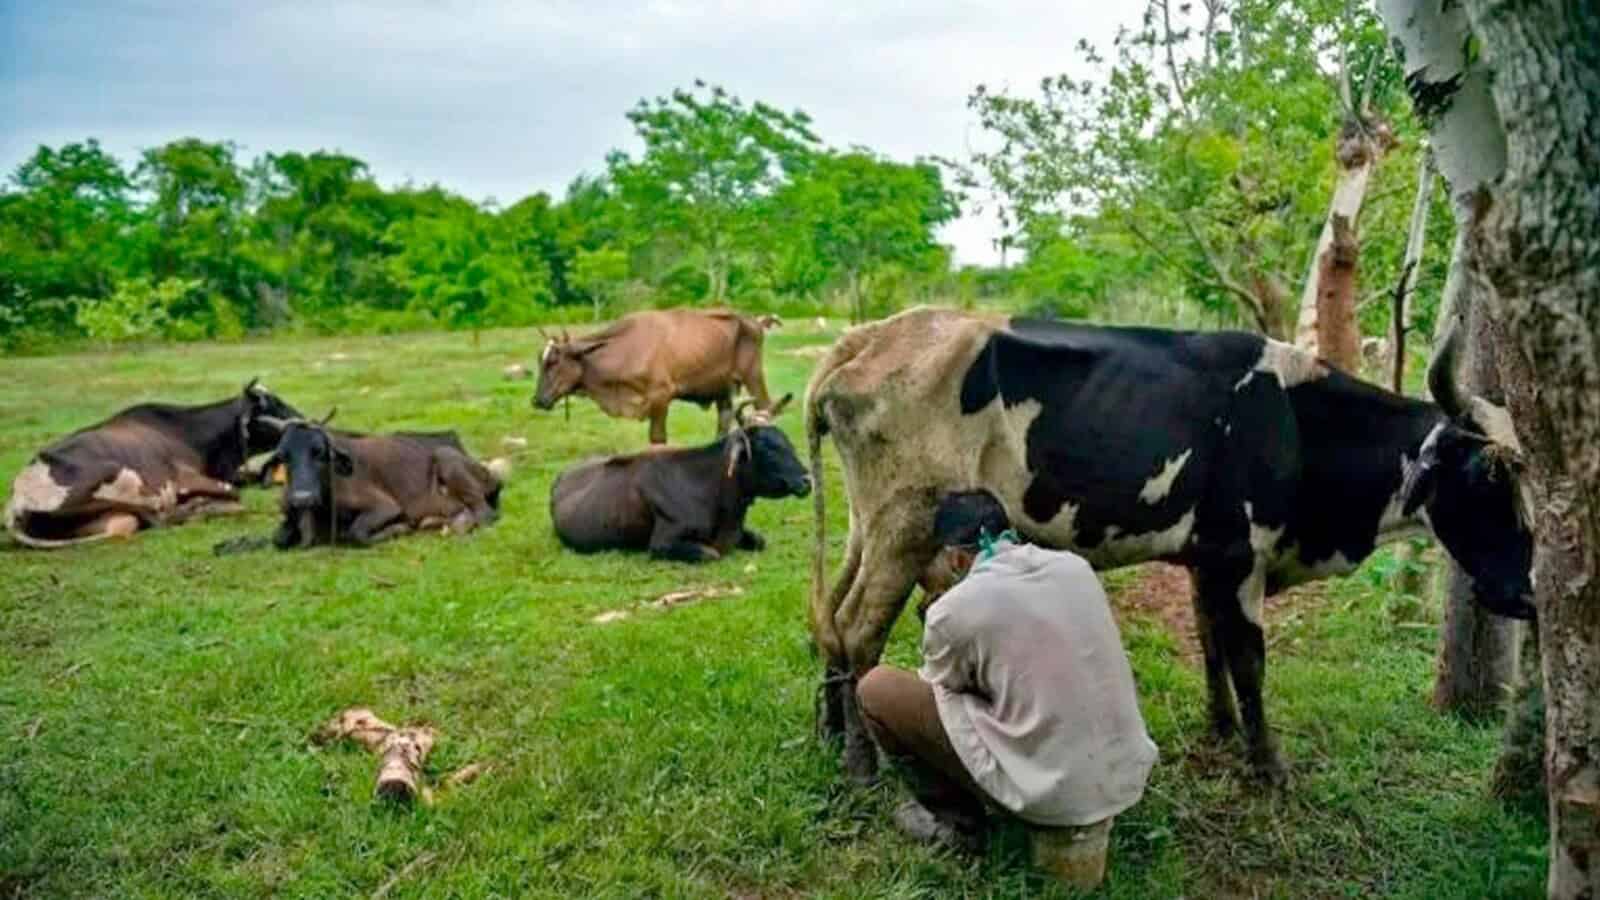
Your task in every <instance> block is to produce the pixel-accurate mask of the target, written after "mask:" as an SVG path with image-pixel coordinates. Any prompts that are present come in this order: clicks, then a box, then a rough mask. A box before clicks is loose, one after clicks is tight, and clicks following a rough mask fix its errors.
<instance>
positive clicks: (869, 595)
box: [807, 309, 1533, 780]
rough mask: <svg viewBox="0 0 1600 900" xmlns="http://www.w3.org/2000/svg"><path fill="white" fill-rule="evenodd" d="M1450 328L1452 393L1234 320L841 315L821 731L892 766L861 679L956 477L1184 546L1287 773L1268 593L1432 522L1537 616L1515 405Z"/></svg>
mask: <svg viewBox="0 0 1600 900" xmlns="http://www.w3.org/2000/svg"><path fill="white" fill-rule="evenodd" d="M1454 347H1455V340H1454V339H1452V340H1449V341H1447V342H1446V344H1445V351H1444V352H1441V354H1440V356H1439V359H1438V360H1437V361H1436V362H1437V364H1436V365H1435V367H1434V368H1433V369H1432V370H1431V372H1430V376H1431V378H1430V385H1431V386H1432V387H1433V388H1434V395H1435V396H1436V397H1437V398H1438V399H1439V404H1438V405H1435V404H1432V403H1424V402H1421V401H1417V400H1411V399H1408V398H1406V397H1401V396H1398V395H1395V394H1392V393H1389V392H1388V391H1384V390H1382V389H1380V388H1377V387H1374V386H1372V385H1370V384H1367V383H1365V382H1362V381H1359V380H1357V379H1355V378H1352V377H1350V376H1348V375H1345V374H1343V373H1341V372H1338V371H1336V370H1334V369H1331V368H1330V367H1328V366H1327V365H1326V364H1324V363H1322V362H1321V361H1319V360H1317V359H1316V358H1315V357H1313V356H1310V355H1308V354H1306V353H1303V352H1301V351H1299V350H1296V349H1295V348H1293V347H1290V346H1288V345H1285V344H1281V343H1278V342H1276V341H1271V340H1267V339H1265V338H1263V337H1261V336H1260V335H1253V334H1242V333H1238V332H1215V333H1190V332H1174V331H1164V330H1159V329H1153V328H1097V327H1091V326H1081V325H1066V324H1062V323H1055V322H1044V321H1037V320H1027V319H1008V318H1004V317H1001V316H994V315H974V314H968V313H960V312H955V311H946V310H931V309H922V310H913V311H909V312H906V313H902V314H901V315H898V316H895V317H893V318H891V319H888V320H885V321H883V322H879V323H874V324H872V325H868V326H863V327H861V328H856V329H852V330H850V331H849V332H847V333H846V334H845V335H844V336H843V337H841V338H840V339H839V341H838V342H837V343H836V344H835V345H834V347H833V349H832V351H830V353H829V355H828V356H827V357H825V358H824V359H823V360H821V362H820V363H819V365H818V366H817V369H816V372H815V373H814V374H813V376H812V379H811V386H810V391H809V394H808V396H807V426H808V432H809V434H810V437H811V451H812V461H813V467H814V471H815V472H816V473H817V476H816V477H818V478H819V479H820V477H821V476H820V473H821V469H820V450H821V441H822V438H823V437H824V436H825V435H831V436H832V437H833V440H834V443H835V444H836V445H837V447H838V450H839V456H840V460H841V462H842V463H843V468H844V471H845V481H846V487H847V489H848V491H849V498H850V535H849V540H848V543H847V546H846V551H845V563H844V569H843V571H842V572H841V574H840V577H839V579H838V581H836V582H835V583H834V586H833V588H832V590H831V591H824V590H823V587H824V585H823V572H822V567H823V558H822V555H823V547H824V543H823V535H822V529H821V527H820V524H821V521H822V519H821V516H820V513H821V510H820V503H821V499H820V498H821V497H822V495H823V493H824V492H823V491H822V490H821V489H820V485H819V486H818V490H817V495H818V498H819V499H818V504H819V510H818V513H819V516H818V523H819V527H818V531H817V538H816V541H817V543H816V551H815V552H816V562H815V570H814V571H815V584H816V592H815V593H814V594H813V600H812V617H811V624H812V633H813V635H814V637H815V639H816V641H817V643H818V645H819V646H820V647H821V648H822V650H823V652H824V654H825V655H826V656H827V658H828V666H829V669H830V670H831V674H832V676H833V677H831V678H829V679H828V681H827V685H828V695H829V697H828V703H827V704H826V706H825V707H824V710H825V713H826V718H825V720H824V723H823V724H824V730H825V731H828V732H837V731H840V730H843V731H844V732H845V733H846V734H847V737H848V741H847V754H846V758H845V761H846V766H847V768H848V769H849V770H850V771H851V772H852V773H853V774H856V775H865V774H867V773H869V772H870V771H872V769H873V768H874V767H875V765H874V764H875V757H874V756H873V754H872V751H871V744H870V742H869V741H868V739H867V737H866V735H865V732H864V731H863V730H862V728H861V723H860V721H859V719H858V718H857V716H856V712H857V711H856V709H855V707H854V693H853V692H852V691H850V690H848V684H849V679H850V678H851V677H852V676H856V675H860V674H863V673H865V672H866V671H867V670H868V669H870V668H872V666H873V665H874V664H875V663H876V662H877V659H878V655H879V653H880V652H881V651H882V649H883V645H884V641H885V640H886V639H887V637H888V635H889V630H890V628H891V626H892V625H893V624H894V620H895V618H896V617H897V616H898V615H899V613H900V610H901V609H902V607H903V606H904V604H905V602H906V599H907V596H908V595H909V593H910V591H911V589H912V587H913V586H914V585H915V584H916V581H917V576H918V575H919V574H920V573H921V572H922V570H923V568H924V567H925V566H926V565H927V564H928V561H929V560H930V559H931V558H932V556H933V553H934V551H935V549H936V548H935V547H934V546H933V543H932V534H933V527H932V522H933V514H934V508H935V507H934V505H935V503H936V502H937V499H938V498H939V497H942V496H944V495H946V494H948V493H950V492H952V491H960V490H970V489H973V488H986V489H988V490H989V491H991V492H992V493H994V494H995V496H997V497H998V498H999V499H1000V501H1001V503H1002V504H1004V506H1005V508H1006V512H1007V514H1008V516H1009V517H1010V519H1011V521H1012V522H1013V523H1015V525H1016V527H1017V529H1018V530H1019V531H1021V532H1022V533H1023V534H1024V535H1025V536H1027V537H1028V538H1029V539H1030V540H1032V541H1034V542H1037V543H1040V544H1044V545H1047V546H1052V547H1059V548H1063V549H1068V550H1072V551H1074V552H1077V553H1078V554H1080V555H1082V556H1084V557H1085V558H1086V559H1088V560H1089V561H1090V562H1091V563H1092V564H1093V565H1094V566H1096V567H1097V568H1114V567H1117V566H1122V565H1128V564H1131V563H1138V562H1144V561H1146V560H1167V561H1170V562H1174V563H1179V564H1182V565H1185V566H1187V567H1189V568H1190V569H1191V571H1192V572H1193V573H1194V582H1195V587H1196V596H1195V606H1196V612H1197V621H1198V624H1199V628H1200V638H1201V644H1202V647H1203V649H1204V651H1205V667H1206V681H1207V684H1208V686H1209V689H1210V705H1211V721H1212V726H1213V728H1214V730H1215V731H1216V733H1217V734H1218V735H1228V734H1231V733H1233V731H1234V729H1235V728H1237V718H1236V713H1235V706H1234V698H1235V695H1237V699H1238V712H1239V713H1241V714H1242V717H1243V724H1244V730H1245V735H1246V737H1247V739H1248V742H1249V750H1250V758H1251V761H1252V762H1253V763H1254V765H1255V767H1256V768H1257V770H1258V771H1259V772H1261V774H1263V775H1265V776H1267V777H1268V778H1271V779H1274V780H1276V779H1279V778H1281V776H1282V774H1283V768H1282V763H1281V761H1280V759H1279V756H1278V753H1277V751H1276V749H1275V748H1274V745H1273V741H1272V738H1271V734H1270V732H1269V730H1268V728H1267V724H1266V715H1265V713H1264V711H1263V709H1262V700H1261V686H1262V680H1263V676H1264V674H1265V666H1266V663H1265V648H1266V644H1265V640H1264V635H1263V631H1262V626H1263V624H1264V621H1263V618H1262V598H1263V596H1264V595H1265V594H1269V593H1273V592H1275V591H1278V590H1280V589H1282V588H1284V587H1288V586H1290V585H1294V584H1299V583H1302V582H1306V581H1310V580H1313V579H1316V578H1322V577H1325V576H1328V575H1333V574H1339V573H1344V572H1349V571H1351V570H1353V569H1354V568H1355V567H1356V566H1357V565H1358V564H1359V563H1360V562H1361V560H1363V559H1365V558H1366V557H1367V556H1368V554H1370V553H1372V551H1373V549H1374V548H1375V547H1376V546H1377V545H1379V544H1381V543H1384V542H1386V541H1390V540H1394V539H1395V538H1397V537H1400V536H1402V535H1405V534H1408V533H1415V532H1418V531H1422V530H1424V529H1426V530H1429V531H1431V532H1432V533H1433V535H1434V536H1435V537H1436V538H1438V540H1439V542H1440V543H1441V544H1443V545H1444V548H1445V549H1446V550H1447V551H1448V552H1449V553H1450V555H1451V556H1452V557H1453V558H1454V559H1455V560H1456V561H1457V562H1458V563H1460V565H1461V567H1462V568H1463V569H1464V570H1466V572H1467V573H1468V574H1470V575H1471V577H1472V579H1473V587H1474V593H1475V595H1476V599H1477V600H1478V602H1479V603H1481V604H1482V605H1484V606H1485V607H1487V608H1488V609H1490V610H1492V611H1494V612H1497V613H1500V614H1502V615H1508V616H1515V617H1519V618H1528V617H1531V616H1532V615H1533V607H1532V606H1531V604H1530V595H1531V587H1530V582H1529V569H1530V563H1531V560H1532V540H1531V536H1530V534H1529V531H1528V529H1527V527H1526V525H1525V521H1526V515H1525V510H1523V509H1522V504H1521V502H1520V498H1519V496H1518V494H1517V491H1516V489H1515V470H1516V463H1515V460H1516V459H1517V458H1518V449H1517V447H1516V446H1515V435H1514V434H1513V433H1512V432H1511V430H1510V428H1509V419H1508V418H1507V417H1506V416H1505V414H1504V411H1503V410H1499V409H1498V408H1496V407H1494V406H1492V405H1491V404H1488V403H1486V402H1484V401H1482V400H1481V399H1477V398H1474V399H1471V400H1468V399H1463V398H1459V397H1457V395H1456V392H1455V390H1454V379H1453V377H1451V376H1452V374H1453V365H1454ZM1230 687H1231V690H1230Z"/></svg>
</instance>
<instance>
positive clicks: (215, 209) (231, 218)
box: [134, 138, 252, 319]
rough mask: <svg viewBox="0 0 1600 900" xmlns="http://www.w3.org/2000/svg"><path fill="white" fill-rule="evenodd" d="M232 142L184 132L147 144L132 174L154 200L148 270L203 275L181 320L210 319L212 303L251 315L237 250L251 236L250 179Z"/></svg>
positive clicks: (159, 275)
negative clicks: (247, 223)
mask: <svg viewBox="0 0 1600 900" xmlns="http://www.w3.org/2000/svg"><path fill="white" fill-rule="evenodd" d="M236 152H237V151H236V148H235V147H234V146H233V145H232V144H229V143H226V142H210V141H202V140H199V139H197V138H183V139H181V140H176V141H172V142H170V143H168V144H165V145H163V146H161V147H156V148H153V149H150V150H146V151H145V152H144V154H143V155H142V157H141V158H140V161H139V165H138V167H137V168H135V169H134V178H135V180H136V182H137V184H138V186H139V187H140V189H141V190H143V191H144V192H145V193H146V195H147V196H148V197H149V198H150V207H149V214H150V215H149V218H148V220H147V223H146V227H147V228H150V229H153V233H152V234H151V236H150V239H149V246H150V248H151V258H150V272H151V275H152V277H153V279H154V280H155V281H157V282H162V281H166V280H167V279H170V278H185V279H193V280H198V281H199V282H201V284H202V285H204V289H203V290H201V291H195V292H192V293H191V294H190V295H189V296H190V298H191V299H190V300H189V301H187V303H186V305H185V306H184V307H183V308H181V309H175V310H173V311H172V312H173V314H174V315H176V316H178V317H180V318H194V319H204V318H206V317H207V316H208V314H209V311H210V310H211V309H212V308H213V304H214V303H217V302H225V303H232V304H233V305H234V307H235V309H236V311H237V312H240V313H245V314H248V312H249V310H250V307H251V305H252V304H251V299H250V291H249V286H248V284H247V283H246V279H245V278H244V277H243V274H244V268H243V266H242V265H241V263H242V259H243V257H242V255H241V254H240V252H239V250H240V248H241V246H242V244H243V242H244V238H245V228H244V225H245V212H246V210H245V200H246V184H245V178H244V173H243V172H241V171H240V169H239V166H238V164H237V163H236V161H235V154H236Z"/></svg>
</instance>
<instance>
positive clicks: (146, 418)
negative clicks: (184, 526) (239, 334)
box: [5, 380, 299, 548]
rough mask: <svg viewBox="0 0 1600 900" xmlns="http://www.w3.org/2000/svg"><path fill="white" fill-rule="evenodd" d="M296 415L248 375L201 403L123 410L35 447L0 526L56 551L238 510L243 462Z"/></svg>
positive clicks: (34, 544)
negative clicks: (238, 385)
mask: <svg viewBox="0 0 1600 900" xmlns="http://www.w3.org/2000/svg"><path fill="white" fill-rule="evenodd" d="M298 415H299V413H297V412H295V410H294V408H293V407H291V406H289V405H288V404H286V403H284V402H283V401H282V400H280V399H278V398H277V397H276V396H275V395H273V394H272V392H270V391H268V390H267V389H266V388H265V387H263V386H262V385H260V384H258V383H257V382H256V381H255V380H251V382H250V383H249V384H247V385H245V387H244V390H243V391H242V392H240V393H239V394H238V395H236V396H233V397H230V398H228V399H226V400H220V401H218V402H216V403H208V404H205V405H202V406H174V405H171V404H166V403H142V404H140V405H138V406H131V407H129V408H127V409H125V410H123V411H121V412H119V413H117V414H116V415H114V416H112V417H111V418H109V419H106V420H105V421H103V422H100V423H98V424H95V425H91V426H89V427H87V428H84V429H82V430H80V431H76V432H73V433H72V434H70V435H68V436H67V437H64V438H62V439H61V440H59V441H57V442H56V443H54V444H51V445H50V446H49V447H46V448H45V449H43V450H41V451H39V454H38V455H37V456H35V457H34V458H33V461H32V462H31V463H29V464H28V466H27V467H26V468H24V469H23V470H22V471H21V472H20V473H19V474H18V475H17V478H16V481H15V482H14V483H13V484H12V487H11V499H10V501H9V502H7V504H6V512H5V520H6V528H7V529H8V530H9V531H10V532H11V534H12V536H13V537H15V538H16V540H17V541H18V542H19V543H22V544H26V545H27V546H30V547H41V548H49V547H63V546H66V545H69V544H77V543H82V542H84V541H96V540H103V539H105V538H108V537H117V536H126V535H130V534H133V533H134V532H136V531H139V530H140V529H143V528H150V527H154V526H157V525H174V524H177V523H179V522H183V521H186V520H188V519H191V518H194V517H196V516H199V515H204V514H211V513H220V512H235V511H238V510H239V509H240V506H239V491H238V487H237V485H238V482H239V479H240V475H241V470H242V469H243V468H244V464H245V460H246V459H247V458H248V457H249V456H251V455H252V454H256V453H264V452H266V451H268V450H271V449H272V448H273V446H275V445H276V444H277V442H278V430H277V429H276V428H275V427H272V426H271V425H270V424H269V422H270V421H271V420H272V419H273V417H276V418H277V419H280V420H281V419H284V418H288V417H292V416H298Z"/></svg>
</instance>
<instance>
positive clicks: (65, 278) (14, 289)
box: [0, 82, 958, 348]
mask: <svg viewBox="0 0 1600 900" xmlns="http://www.w3.org/2000/svg"><path fill="white" fill-rule="evenodd" d="M627 117H628V119H629V121H630V122H632V124H633V126H634V129H635V131H636V133H637V134H638V137H639V138H640V143H641V145H642V147H643V149H642V151H641V152H639V153H638V154H637V155H636V156H631V155H629V154H625V153H622V152H620V151H617V152H613V153H612V154H610V155H609V156H608V157H607V159H606V166H605V169H604V172H603V174H601V175H599V176H580V177H578V178H577V179H575V180H574V181H573V182H572V183H571V184H570V185H569V186H568V188H567V191H566V194H565V196H564V197H560V198H552V197H550V196H548V195H546V194H543V193H534V194H531V195H529V196H527V197H524V198H522V199H520V200H518V201H517V202H515V203H513V204H511V205H509V206H505V207H500V206H498V205H496V204H494V203H493V202H492V201H489V202H474V201H472V200H469V199H467V198H464V197H461V196H459V195H457V194H454V193H451V192H450V191H448V190H445V189H444V188H441V187H438V186H426V187H418V186H413V185H401V186H395V187H387V186H384V185H380V184H379V183H378V182H377V180H376V179H375V178H374V177H373V175H372V173H371V171H370V170H369V169H368V167H367V165H366V163H364V162H363V161H361V160H360V159H357V158H355V157H352V156H348V155H345V154H342V153H337V152H327V151H316V152H312V153H302V152H283V153H277V152H269V153H266V154H263V155H261V156H259V157H257V158H255V159H253V160H250V161H244V160H242V159H241V158H240V151H239V148H238V147H237V146H236V145H234V144H231V143H228V142H226V141H222V142H210V141H204V140H200V139H196V138H184V139H180V140H176V141H173V142H171V143H168V144H165V145H163V146H160V147H155V148H152V149H149V150H146V151H144V152H143V153H141V154H140V156H139V158H138V159H137V160H136V161H134V162H133V163H132V164H131V166H130V165H129V164H126V163H124V162H123V161H121V160H118V159H116V158H115V157H113V156H112V155H111V154H109V153H107V152H106V151H105V150H104V149H103V148H102V147H101V146H100V144H99V143H98V142H97V141H95V140H94V139H92V138H91V139H88V140H85V141H84V142H82V143H73V144H67V145H65V146H62V147H40V148H39V149H38V150H37V152H35V153H34V155H33V156H32V157H31V158H30V159H28V160H27V161H26V162H24V163H23V164H22V165H20V166H18V167H17V169H16V170H15V171H14V172H13V173H12V174H11V176H10V178H9V180H7V181H6V182H5V183H4V184H3V185H0V346H4V347H7V348H19V347H27V346H48V345H51V344H55V343H59V342H62V341H73V340H82V339H85V338H87V339H90V340H96V341H108V342H109V341H121V340H152V339H177V340H186V339H199V338H206V337H232V336H237V335H241V334H243V333H246V332H250V331H261V330H267V329H273V328H284V327H290V328H299V329H307V330H314V331H326V332H334V331H385V330H402V329H414V328H428V327H445V328H472V329H476V328H481V327H488V326H500V325H521V324H528V323H531V322H534V321H536V320H540V319H545V318H549V317H551V316H553V315H555V316H561V315H571V316H579V315H584V314H586V313H587V314H590V315H593V316H600V315H602V314H604V313H605V312H607V310H608V308H614V307H617V306H618V304H621V303H624V302H625V303H627V304H629V305H634V304H639V303H645V304H649V303H655V304H661V305H669V304H680V303H708V304H718V303H737V304H739V305H741V306H747V307H755V308H777V307H782V306H784V305H786V304H793V305H797V306H801V307H804V308H805V309H807V310H810V309H816V308H818V307H819V304H820V303H821V302H823V301H825V300H827V299H828V298H829V297H830V296H832V294H834V293H841V294H843V293H845V292H847V291H853V292H854V293H853V295H852V296H854V297H855V298H856V299H857V301H858V302H859V297H860V293H861V289H860V285H861V284H862V283H864V282H866V281H868V280H870V279H872V278H875V277H877V278H879V279H880V281H885V282H894V285H895V288H894V289H895V291H896V293H897V294H898V295H900V296H910V295H911V294H912V293H914V291H915V288H916V285H917V284H919V283H926V284H934V283H939V282H942V281H943V280H945V279H946V278H947V277H948V268H949V255H948V252H947V251H945V250H944V248H941V247H940V246H939V245H938V244H937V243H936V241H935V237H934V235H935V231H936V229H937V228H938V227H939V226H940V225H941V224H943V223H944V222H946V221H949V220H950V219H952V218H954V216H955V215H956V214H957V212H958V206H957V202H958V201H957V197H956V195H955V194H953V193H952V192H951V190H949V189H948V188H947V187H946V185H945V182H944V178H943V173H942V170H941V169H940V168H939V167H938V166H936V165H934V164H931V163H925V162H920V161H918V162H913V163H904V164H903V163H897V162H892V161H889V160H883V159H880V158H878V157H876V156H873V155H871V154H869V153H866V152H860V151H851V152H849V153H840V152H836V151H832V150H829V149H827V148H825V147H824V146H823V145H822V144H821V142H820V140H819V139H818V138H817V137H816V135H814V134H813V133H812V131H811V127H810V119H809V117H807V116H806V115H805V114H804V113H803V112H798V111H796V112H782V111H779V110H777V109H775V108H773V107H770V106H768V105H766V104H763V103H754V104H749V105H747V104H746V103H744V102H743V101H742V100H740V99H739V98H737V97H735V96H733V95H731V94H729V93H728V92H726V91H724V90H723V89H721V88H718V87H714V86H708V85H704V84H701V83H698V82H697V83H696V84H695V86H694V87H693V89H691V90H678V91H674V92H672V94H671V95H670V96H668V97H662V98H656V99H653V100H642V101H640V103H639V104H638V106H636V107H635V108H634V109H633V110H632V111H630V112H628V113H627ZM858 176H859V177H858ZM882 276H891V277H888V278H883V277H882ZM926 292H927V291H926V290H924V293H926ZM564 307H571V310H570V312H567V311H564V310H563V308H564ZM612 311H620V310H619V309H612Z"/></svg>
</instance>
